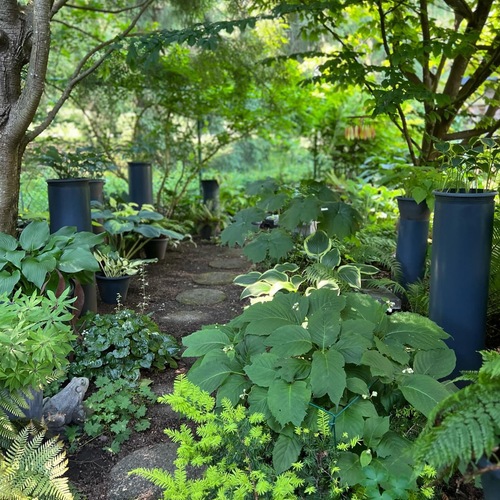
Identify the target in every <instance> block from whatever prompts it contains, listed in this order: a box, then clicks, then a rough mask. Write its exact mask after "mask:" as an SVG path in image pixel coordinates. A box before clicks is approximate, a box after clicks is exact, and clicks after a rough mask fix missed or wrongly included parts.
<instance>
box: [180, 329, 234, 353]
mask: <svg viewBox="0 0 500 500" xmlns="http://www.w3.org/2000/svg"><path fill="white" fill-rule="evenodd" d="M182 344H183V345H185V346H186V347H187V349H186V350H185V351H184V352H183V354H182V356H183V357H190V356H203V355H205V354H207V353H208V352H210V351H212V350H214V349H217V350H221V349H223V348H224V347H226V346H228V345H230V344H231V342H230V340H229V337H228V336H227V335H226V334H225V333H224V332H223V331H222V330H221V329H220V328H205V329H203V330H199V331H197V332H194V333H192V334H191V335H188V336H187V337H184V338H183V339H182Z"/></svg>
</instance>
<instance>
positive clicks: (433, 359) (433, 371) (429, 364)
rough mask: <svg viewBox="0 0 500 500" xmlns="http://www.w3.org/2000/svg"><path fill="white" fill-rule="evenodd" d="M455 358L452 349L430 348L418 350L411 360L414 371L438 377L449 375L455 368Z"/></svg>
mask: <svg viewBox="0 0 500 500" xmlns="http://www.w3.org/2000/svg"><path fill="white" fill-rule="evenodd" d="M456 361H457V358H456V356H455V352H454V351H453V350H452V349H432V350H430V351H418V352H417V354H415V359H414V360H413V370H414V371H415V373H421V374H423V375H430V376H431V377H433V378H436V379H440V378H443V377H446V376H447V375H449V374H450V373H451V372H452V371H453V369H454V368H455V364H456Z"/></svg>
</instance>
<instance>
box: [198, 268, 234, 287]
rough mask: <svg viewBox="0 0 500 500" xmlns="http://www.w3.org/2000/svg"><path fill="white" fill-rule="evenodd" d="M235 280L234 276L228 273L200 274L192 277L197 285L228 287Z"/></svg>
mask: <svg viewBox="0 0 500 500" xmlns="http://www.w3.org/2000/svg"><path fill="white" fill-rule="evenodd" d="M234 278H236V274H234V273H231V272H229V271H214V272H212V273H201V274H197V275H196V276H194V277H193V281H194V282H195V283H197V284H198V285H229V284H230V283H232V282H233V280H234Z"/></svg>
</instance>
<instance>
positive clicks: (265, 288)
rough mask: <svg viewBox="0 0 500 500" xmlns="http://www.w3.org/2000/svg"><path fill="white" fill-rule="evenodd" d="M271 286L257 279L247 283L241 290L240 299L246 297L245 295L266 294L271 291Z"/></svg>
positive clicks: (258, 295)
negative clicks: (250, 283)
mask: <svg viewBox="0 0 500 500" xmlns="http://www.w3.org/2000/svg"><path fill="white" fill-rule="evenodd" d="M271 288H272V286H271V285H270V284H269V283H264V282H263V281H259V282H258V283H253V284H252V285H248V286H247V287H245V289H244V290H243V291H242V292H241V295H240V299H241V300H243V299H246V298H247V297H260V296H261V295H267V294H269V292H270V291H271Z"/></svg>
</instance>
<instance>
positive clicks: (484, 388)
mask: <svg viewBox="0 0 500 500" xmlns="http://www.w3.org/2000/svg"><path fill="white" fill-rule="evenodd" d="M481 354H482V356H483V365H482V367H481V368H480V369H479V372H478V373H466V374H465V376H464V377H463V379H464V380H468V381H471V382H472V383H471V384H470V385H467V386H466V387H464V388H463V389H461V390H459V391H458V392H456V393H454V394H452V395H450V396H449V397H447V398H446V399H444V400H443V401H441V402H440V403H439V404H438V405H437V406H436V408H435V409H434V410H433V411H432V413H431V415H430V416H429V421H428V424H427V426H426V427H425V429H424V430H423V432H422V434H421V435H420V436H419V438H418V439H417V441H416V449H415V457H416V459H417V460H418V461H426V462H428V463H429V464H430V465H432V466H434V467H436V468H437V469H443V468H449V471H453V470H454V469H455V468H456V467H457V466H458V465H459V464H460V462H462V463H463V462H465V463H468V462H470V461H477V460H478V459H479V458H480V457H481V456H482V455H483V454H484V455H486V456H487V457H490V456H491V455H492V453H494V452H495V453H496V451H495V450H498V445H499V443H500V400H499V397H498V396H499V391H500V353H499V352H496V351H483V352H481ZM497 462H498V458H497Z"/></svg>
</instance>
